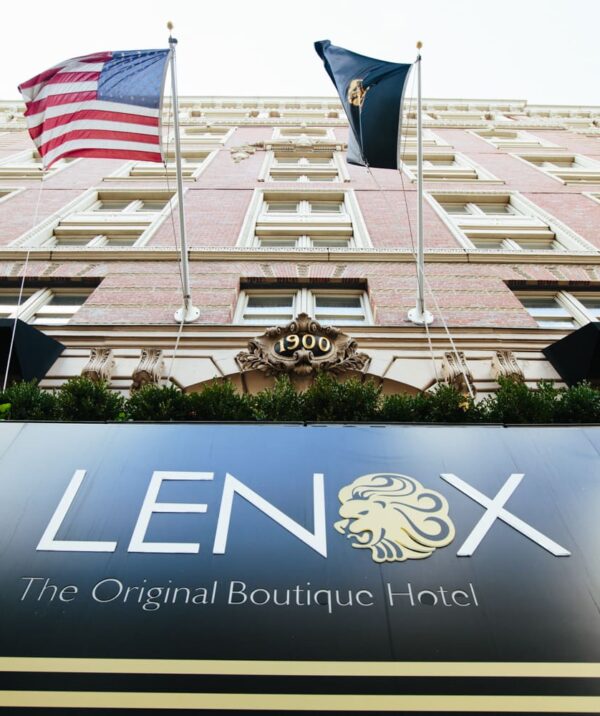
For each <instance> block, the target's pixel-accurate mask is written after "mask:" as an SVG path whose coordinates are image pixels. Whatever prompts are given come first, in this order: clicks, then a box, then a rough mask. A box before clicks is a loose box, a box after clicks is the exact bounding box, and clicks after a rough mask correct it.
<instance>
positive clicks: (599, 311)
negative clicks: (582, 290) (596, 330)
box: [576, 295, 600, 318]
mask: <svg viewBox="0 0 600 716" xmlns="http://www.w3.org/2000/svg"><path fill="white" fill-rule="evenodd" d="M576 298H578V299H579V301H581V303H583V305H584V306H585V307H586V308H587V310H588V313H591V314H592V315H593V316H594V317H595V318H600V298H588V297H586V296H581V295H579V296H576Z"/></svg>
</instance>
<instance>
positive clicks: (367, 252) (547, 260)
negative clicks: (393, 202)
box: [0, 247, 600, 265]
mask: <svg viewBox="0 0 600 716" xmlns="http://www.w3.org/2000/svg"><path fill="white" fill-rule="evenodd" d="M26 255H27V249H24V248H14V247H11V248H4V249H0V261H24V260H25V257H26ZM189 259H190V261H191V262H196V261H197V262H202V261H257V262H265V261H270V262H272V261H281V262H286V263H289V262H295V261H313V262H317V263H322V262H329V261H331V262H344V263H347V262H361V263H364V262H366V263H412V262H414V260H415V259H414V254H413V252H412V251H411V250H410V249H391V248H390V249H383V248H380V249H376V248H368V249H314V248H309V249H294V250H290V249H287V248H282V249H276V248H247V247H231V248H229V247H225V248H194V249H190V250H189ZM178 260H179V252H178V251H175V250H173V249H167V248H159V247H156V248H151V247H142V248H139V249H129V248H127V249H116V248H96V249H86V250H83V251H82V250H81V249H79V250H73V249H59V250H57V249H54V250H52V249H31V250H30V252H29V261H53V262H57V263H60V262H67V261H77V262H89V261H96V262H97V261H106V262H113V261H118V262H136V263H137V262H140V261H143V262H148V261H178ZM425 261H426V262H427V263H478V264H479V263H484V264H491V263H493V264H496V263H508V264H556V265H560V264H580V265H586V264H594V265H596V264H600V249H599V250H598V251H597V252H595V251H501V250H492V249H489V250H477V249H473V250H467V249H462V248H453V249H437V250H430V251H426V252H425Z"/></svg>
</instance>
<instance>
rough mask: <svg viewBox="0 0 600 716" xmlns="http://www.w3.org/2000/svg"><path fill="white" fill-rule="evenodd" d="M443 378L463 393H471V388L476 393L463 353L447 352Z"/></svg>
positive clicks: (444, 359) (443, 363)
mask: <svg viewBox="0 0 600 716" xmlns="http://www.w3.org/2000/svg"><path fill="white" fill-rule="evenodd" d="M442 378H443V379H444V381H445V382H446V383H448V385H453V386H454V387H455V388H456V389H457V390H460V392H461V393H467V392H469V386H470V387H471V390H472V391H473V393H475V385H474V381H473V376H472V374H471V371H470V370H469V366H468V365H467V361H466V360H465V354H464V353H463V352H462V351H447V352H446V353H444V358H443V360H442Z"/></svg>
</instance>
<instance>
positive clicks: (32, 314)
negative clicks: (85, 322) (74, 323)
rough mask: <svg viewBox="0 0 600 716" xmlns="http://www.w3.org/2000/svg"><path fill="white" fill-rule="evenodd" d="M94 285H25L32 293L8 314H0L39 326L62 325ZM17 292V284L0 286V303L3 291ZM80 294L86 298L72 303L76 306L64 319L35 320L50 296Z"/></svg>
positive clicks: (48, 301)
mask: <svg viewBox="0 0 600 716" xmlns="http://www.w3.org/2000/svg"><path fill="white" fill-rule="evenodd" d="M95 288H96V287H89V286H73V287H65V286H56V287H43V288H39V287H38V288H34V289H28V288H27V287H25V288H24V290H25V291H30V290H33V293H32V294H31V295H30V296H29V297H28V298H27V299H26V300H25V301H23V302H22V303H21V304H19V305H16V306H15V310H14V311H12V312H11V313H10V314H9V315H6V316H4V315H3V316H2V317H3V318H18V319H19V320H21V321H23V322H24V323H29V324H30V325H36V326H37V325H40V326H49V327H54V326H64V325H66V324H67V323H69V321H70V320H71V318H72V316H74V315H75V314H76V313H77V312H78V311H79V308H81V306H83V305H84V304H85V302H86V301H87V299H88V298H89V297H90V296H91V295H92V293H93V292H94V290H95ZM8 292H11V293H19V292H20V288H19V287H18V286H15V287H4V286H2V287H0V305H4V304H2V295H4V294H5V293H8ZM81 294H87V296H86V299H85V300H84V301H83V302H82V303H81V304H73V305H77V306H78V307H77V308H75V310H73V311H72V312H68V313H69V314H70V315H69V317H68V318H67V319H66V320H65V321H61V322H56V321H50V322H45V321H43V320H36V318H37V316H38V312H40V311H42V312H43V309H44V308H47V307H48V306H49V305H50V301H51V300H52V297H53V296H55V295H81ZM42 315H43V313H42Z"/></svg>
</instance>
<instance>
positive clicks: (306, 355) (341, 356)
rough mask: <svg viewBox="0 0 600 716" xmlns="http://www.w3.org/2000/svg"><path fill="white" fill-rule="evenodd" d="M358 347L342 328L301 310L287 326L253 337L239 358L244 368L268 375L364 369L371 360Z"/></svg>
mask: <svg viewBox="0 0 600 716" xmlns="http://www.w3.org/2000/svg"><path fill="white" fill-rule="evenodd" d="M356 349H357V343H356V341H355V340H354V339H353V338H350V336H347V335H346V334H345V333H343V332H342V331H340V329H339V328H334V327H333V326H321V324H320V323H319V322H318V321H315V320H314V319H313V318H311V317H310V316H308V315H307V314H306V313H300V314H299V315H298V316H297V317H296V318H295V319H294V320H293V321H291V322H290V323H288V324H287V325H286V326H277V327H274V328H269V329H267V330H266V331H265V333H264V334H263V335H262V336H259V337H257V338H253V339H252V340H250V341H249V342H248V350H247V351H241V352H240V353H238V354H237V356H236V361H237V364H238V365H239V367H240V369H241V370H242V371H249V370H259V371H261V372H263V373H265V374H266V375H280V374H282V373H295V374H296V375H311V374H312V375H315V374H317V373H319V372H321V371H329V372H331V373H344V372H347V371H359V372H364V371H365V370H366V369H367V367H368V365H369V362H370V360H371V359H370V358H369V356H368V355H367V354H366V353H359V352H358V351H357V350H356Z"/></svg>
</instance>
